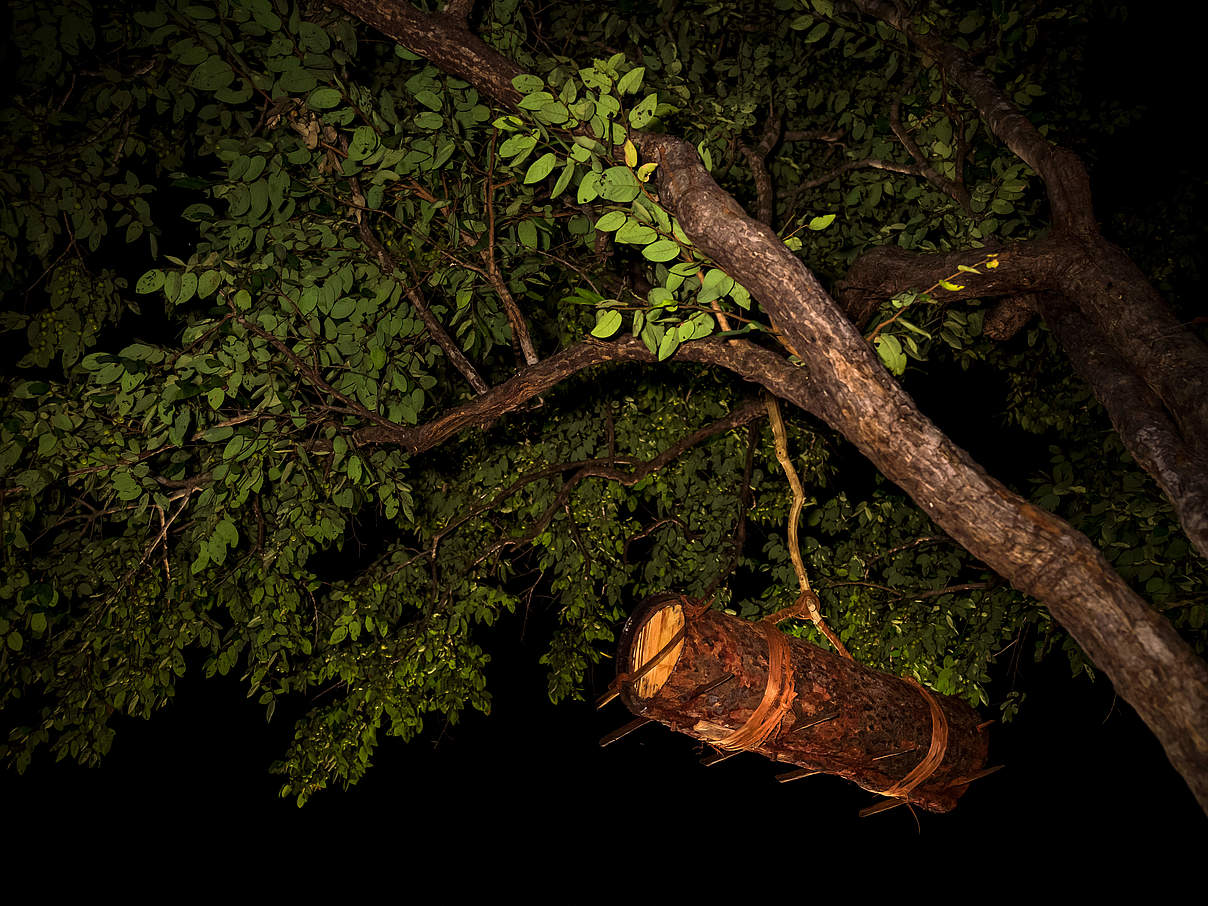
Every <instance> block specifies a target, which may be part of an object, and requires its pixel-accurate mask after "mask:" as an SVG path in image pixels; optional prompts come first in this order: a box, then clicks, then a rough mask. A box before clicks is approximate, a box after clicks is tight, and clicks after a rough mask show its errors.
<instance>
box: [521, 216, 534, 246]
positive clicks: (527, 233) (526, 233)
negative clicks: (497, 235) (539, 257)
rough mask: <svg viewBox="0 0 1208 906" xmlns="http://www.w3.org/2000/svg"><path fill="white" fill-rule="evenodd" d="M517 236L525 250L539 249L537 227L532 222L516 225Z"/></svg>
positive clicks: (525, 221) (527, 221)
mask: <svg viewBox="0 0 1208 906" xmlns="http://www.w3.org/2000/svg"><path fill="white" fill-rule="evenodd" d="M516 235H517V236H518V237H519V239H520V244H521V245H523V246H524V247H525V248H530V249H535V248H537V227H536V226H534V225H533V222H532V221H531V220H522V221H520V223H518V224H517V225H516Z"/></svg>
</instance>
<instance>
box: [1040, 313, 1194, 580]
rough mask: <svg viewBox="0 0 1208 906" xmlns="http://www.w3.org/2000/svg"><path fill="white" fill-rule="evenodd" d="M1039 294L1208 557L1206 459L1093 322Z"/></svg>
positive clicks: (1051, 321) (1074, 358)
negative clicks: (1187, 439) (1197, 454)
mask: <svg viewBox="0 0 1208 906" xmlns="http://www.w3.org/2000/svg"><path fill="white" fill-rule="evenodd" d="M1035 299H1036V306H1037V309H1038V310H1039V312H1040V314H1041V317H1043V318H1044V320H1045V323H1046V324H1048V326H1049V329H1050V330H1052V331H1053V333H1054V334H1055V335H1056V337H1057V340H1058V342H1060V343H1061V346H1062V348H1063V349H1065V353H1066V355H1067V356H1069V359H1070V363H1071V364H1072V365H1073V366H1074V370H1075V371H1077V372H1078V374H1079V375H1081V377H1082V379H1083V380H1085V381H1086V382H1087V383H1088V384H1090V387H1091V390H1092V392H1094V394H1095V398H1096V399H1097V400H1099V402H1100V403H1101V404H1102V405H1103V407H1104V408H1105V409H1106V410H1107V416H1108V418H1110V419H1111V423H1112V425H1113V426H1114V427H1115V429H1116V432H1117V433H1118V434H1119V435H1120V440H1121V441H1122V442H1123V443H1124V447H1125V449H1127V450H1128V452H1129V453H1131V454H1132V456H1133V458H1134V459H1135V460H1136V461H1137V464H1138V465H1140V466H1141V468H1143V469H1144V470H1145V471H1146V472H1148V473H1149V474H1150V475H1151V476H1152V477H1153V479H1154V481H1156V482H1157V483H1158V487H1160V488H1161V489H1162V493H1163V494H1165V495H1166V498H1167V499H1168V500H1169V501H1170V502H1171V504H1173V505H1174V511H1175V515H1176V516H1177V517H1178V520H1179V524H1180V525H1182V527H1183V531H1184V532H1185V533H1186V534H1187V538H1188V540H1190V541H1191V543H1192V545H1194V547H1195V549H1196V550H1197V551H1199V552H1200V554H1201V555H1202V556H1203V557H1205V558H1206V559H1208V463H1206V462H1205V461H1204V460H1202V459H1200V458H1198V457H1196V456H1195V455H1194V454H1193V453H1192V452H1191V450H1189V449H1188V447H1187V444H1186V443H1185V442H1184V441H1183V438H1182V437H1181V436H1180V435H1179V432H1178V429H1177V428H1176V427H1175V426H1174V423H1173V422H1171V420H1170V418H1169V417H1168V416H1167V415H1166V411H1165V409H1164V408H1163V407H1162V401H1161V400H1160V399H1158V397H1157V396H1156V395H1155V394H1154V393H1153V391H1152V390H1150V389H1149V388H1148V387H1147V386H1146V385H1145V382H1144V381H1142V380H1141V379H1140V378H1139V377H1137V375H1136V374H1135V373H1134V372H1132V371H1131V370H1130V369H1129V368H1128V367H1127V365H1125V364H1124V363H1123V362H1121V361H1120V360H1119V358H1117V357H1116V356H1115V355H1113V354H1112V352H1111V349H1110V348H1109V347H1108V344H1107V342H1106V340H1105V339H1104V338H1103V336H1102V335H1101V334H1099V332H1098V331H1097V330H1096V329H1095V326H1094V325H1093V324H1089V323H1087V320H1086V319H1085V318H1084V317H1082V315H1081V314H1080V313H1079V312H1078V310H1077V309H1076V308H1075V307H1074V306H1072V305H1070V304H1069V303H1068V302H1067V301H1065V300H1064V299H1062V298H1061V297H1059V296H1056V295H1053V294H1051V293H1044V294H1041V295H1039V296H1036V297H1035Z"/></svg>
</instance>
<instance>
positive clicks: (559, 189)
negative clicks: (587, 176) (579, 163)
mask: <svg viewBox="0 0 1208 906" xmlns="http://www.w3.org/2000/svg"><path fill="white" fill-rule="evenodd" d="M574 176H575V162H574V161H573V160H567V162H566V166H565V167H563V168H562V173H561V174H559V176H558V180H557V182H555V183H554V187H553V189H551V190H550V193H549V197H550V198H557V197H558V196H559V195H561V194H562V193H563V192H565V191H566V187H567V186H569V185H570V181H571V180H572V179H573V178H574Z"/></svg>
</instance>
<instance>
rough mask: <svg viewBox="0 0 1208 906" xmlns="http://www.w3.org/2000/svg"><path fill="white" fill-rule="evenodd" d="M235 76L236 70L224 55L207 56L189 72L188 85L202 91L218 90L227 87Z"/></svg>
mask: <svg viewBox="0 0 1208 906" xmlns="http://www.w3.org/2000/svg"><path fill="white" fill-rule="evenodd" d="M234 78H235V72H234V70H232V69H231V67H230V65H229V64H228V63H227V61H226V60H224V59H222V57H207V58H206V59H205V60H203V61H202V62H201V63H199V64H197V66H196V67H195V68H194V69H193V71H192V72H191V73H189V79H188V83H187V84H188V85H189V87H191V88H198V89H200V90H201V91H217V90H218V89H220V88H226V87H227V85H229V84H231V82H232V81H233V80H234Z"/></svg>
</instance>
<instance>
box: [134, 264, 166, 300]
mask: <svg viewBox="0 0 1208 906" xmlns="http://www.w3.org/2000/svg"><path fill="white" fill-rule="evenodd" d="M163 285H164V272H163V271H161V270H159V269H158V268H155V269H152V270H149V271H147V272H146V273H145V274H143V275H142V276H141V277H139V278H138V282H137V283H135V284H134V291H135V292H136V293H138V294H139V295H141V296H145V295H146V294H147V293H153V292H155V291H156V290H158V289H159V288H160V287H162V286H163Z"/></svg>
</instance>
